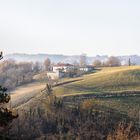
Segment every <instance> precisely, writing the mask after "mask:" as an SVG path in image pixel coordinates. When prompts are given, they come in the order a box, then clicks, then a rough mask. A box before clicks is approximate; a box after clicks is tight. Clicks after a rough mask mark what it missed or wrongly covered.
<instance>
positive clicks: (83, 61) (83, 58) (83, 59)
mask: <svg viewBox="0 0 140 140" xmlns="http://www.w3.org/2000/svg"><path fill="white" fill-rule="evenodd" d="M86 65H87V56H86V54H82V55H81V56H80V67H85V66H86Z"/></svg>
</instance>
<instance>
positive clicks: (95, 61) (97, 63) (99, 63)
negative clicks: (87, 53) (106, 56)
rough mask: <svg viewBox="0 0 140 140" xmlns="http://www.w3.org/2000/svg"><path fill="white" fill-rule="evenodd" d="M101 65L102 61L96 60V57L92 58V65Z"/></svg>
mask: <svg viewBox="0 0 140 140" xmlns="http://www.w3.org/2000/svg"><path fill="white" fill-rule="evenodd" d="M101 65H102V62H101V61H100V60H98V59H96V60H94V62H93V66H95V67H100V66H101Z"/></svg>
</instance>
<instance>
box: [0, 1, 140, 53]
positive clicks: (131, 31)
mask: <svg viewBox="0 0 140 140" xmlns="http://www.w3.org/2000/svg"><path fill="white" fill-rule="evenodd" d="M139 38H140V0H0V49H1V50H3V51H4V52H5V53H14V52H19V53H53V54H54V53H55V54H56V53H59V54H69V55H71V54H81V53H86V54H87V55H92V56H94V55H97V54H99V55H102V54H108V55H129V54H140V39H139Z"/></svg>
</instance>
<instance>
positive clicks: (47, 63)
mask: <svg viewBox="0 0 140 140" xmlns="http://www.w3.org/2000/svg"><path fill="white" fill-rule="evenodd" d="M44 66H45V70H46V71H49V70H50V67H51V60H50V59H49V58H47V59H46V60H45V61H44Z"/></svg>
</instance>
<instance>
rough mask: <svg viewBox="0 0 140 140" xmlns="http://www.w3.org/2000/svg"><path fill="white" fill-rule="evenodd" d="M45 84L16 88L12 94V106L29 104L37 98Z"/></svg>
mask: <svg viewBox="0 0 140 140" xmlns="http://www.w3.org/2000/svg"><path fill="white" fill-rule="evenodd" d="M44 87H45V84H43V83H32V84H27V85H24V86H21V87H18V88H16V89H15V90H13V91H12V92H11V101H10V103H11V106H12V107H16V106H19V105H21V104H23V103H26V102H28V101H29V100H30V99H32V98H33V97H35V96H36V95H37V94H38V93H39V92H40V91H41V90H42V89H43V88H44Z"/></svg>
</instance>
